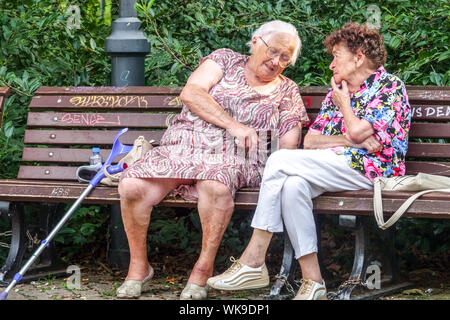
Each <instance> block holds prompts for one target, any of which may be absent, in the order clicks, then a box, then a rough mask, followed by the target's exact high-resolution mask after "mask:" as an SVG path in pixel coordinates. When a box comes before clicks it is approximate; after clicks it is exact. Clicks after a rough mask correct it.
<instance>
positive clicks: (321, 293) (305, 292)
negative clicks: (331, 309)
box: [292, 279, 328, 300]
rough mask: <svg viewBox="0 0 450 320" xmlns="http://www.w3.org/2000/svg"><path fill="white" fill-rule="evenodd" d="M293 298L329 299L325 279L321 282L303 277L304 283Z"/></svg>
mask: <svg viewBox="0 0 450 320" xmlns="http://www.w3.org/2000/svg"><path fill="white" fill-rule="evenodd" d="M292 300H328V299H327V288H326V287H325V281H323V280H322V284H320V283H318V282H315V281H312V280H309V279H302V285H301V286H300V289H299V290H298V292H297V295H296V296H295V298H294V299H292Z"/></svg>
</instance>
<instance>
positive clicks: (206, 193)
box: [197, 180, 234, 211]
mask: <svg viewBox="0 0 450 320" xmlns="http://www.w3.org/2000/svg"><path fill="white" fill-rule="evenodd" d="M197 190H198V192H199V201H200V199H201V200H202V201H203V200H205V201H207V202H209V203H211V204H213V205H214V206H216V207H219V208H222V209H224V210H227V211H228V210H230V209H231V210H232V209H233V208H234V200H233V197H232V195H231V191H230V189H229V188H228V187H227V186H226V185H224V184H223V183H221V182H218V181H212V180H206V181H201V182H199V183H198V184H197Z"/></svg>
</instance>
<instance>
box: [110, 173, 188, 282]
mask: <svg viewBox="0 0 450 320" xmlns="http://www.w3.org/2000/svg"><path fill="white" fill-rule="evenodd" d="M186 181H187V180H181V179H160V178H158V179H156V178H155V179H140V178H124V179H122V180H121V182H120V184H119V194H120V207H121V211H122V220H123V225H124V227H125V232H126V234H127V238H128V244H129V247H130V266H129V269H128V275H127V278H126V280H143V279H144V278H145V277H146V276H147V274H148V272H149V263H148V258H147V231H148V227H149V225H150V214H151V212H152V209H153V206H155V205H157V204H158V203H159V202H161V200H163V199H164V197H165V196H166V195H167V194H168V193H169V192H170V191H171V190H173V189H175V188H176V187H177V186H179V185H180V184H183V182H184V183H186Z"/></svg>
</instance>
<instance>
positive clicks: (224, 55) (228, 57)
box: [199, 48, 236, 73]
mask: <svg viewBox="0 0 450 320" xmlns="http://www.w3.org/2000/svg"><path fill="white" fill-rule="evenodd" d="M235 56H236V53H235V52H234V51H233V50H231V49H226V48H222V49H217V50H214V51H213V52H211V53H210V54H209V55H207V56H205V57H203V58H201V59H200V60H199V65H200V64H202V63H203V62H204V61H205V60H207V59H211V60H213V61H214V62H216V63H217V64H218V65H219V66H220V68H221V69H222V72H223V73H225V71H226V70H227V68H228V67H229V66H230V65H231V62H232V60H233V58H234V57H235Z"/></svg>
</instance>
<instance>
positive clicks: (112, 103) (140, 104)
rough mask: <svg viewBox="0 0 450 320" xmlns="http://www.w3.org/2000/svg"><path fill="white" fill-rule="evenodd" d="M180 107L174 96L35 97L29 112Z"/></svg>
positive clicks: (166, 108) (177, 98) (175, 108)
mask: <svg viewBox="0 0 450 320" xmlns="http://www.w3.org/2000/svg"><path fill="white" fill-rule="evenodd" d="M181 107H182V102H181V100H180V98H179V97H178V96H176V95H174V96H148V95H145V96H142V95H84V96H83V95H79V96H35V97H33V99H32V100H31V102H30V110H32V111H41V110H86V109H89V110H96V111H97V110H98V111H102V110H103V111H105V110H107V111H111V110H118V111H119V110H120V111H131V110H139V111H142V110H147V109H148V110H174V111H179V110H180V109H181Z"/></svg>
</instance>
